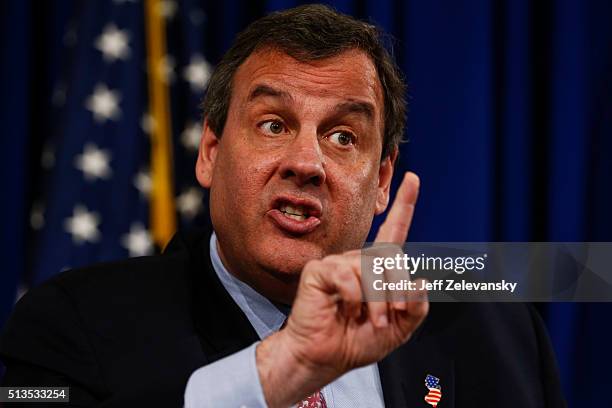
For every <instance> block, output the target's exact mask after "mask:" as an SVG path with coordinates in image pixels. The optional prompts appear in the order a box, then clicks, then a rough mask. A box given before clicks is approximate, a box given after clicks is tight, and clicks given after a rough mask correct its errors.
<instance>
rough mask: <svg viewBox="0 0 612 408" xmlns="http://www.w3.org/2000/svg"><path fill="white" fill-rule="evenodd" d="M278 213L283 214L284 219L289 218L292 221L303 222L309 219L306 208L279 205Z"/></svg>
mask: <svg viewBox="0 0 612 408" xmlns="http://www.w3.org/2000/svg"><path fill="white" fill-rule="evenodd" d="M279 211H280V212H281V213H283V215H284V216H285V217H288V218H291V219H292V220H297V221H305V220H306V218H308V217H309V215H308V209H307V208H306V207H303V206H300V205H297V206H292V205H290V204H284V205H281V206H280V208H279Z"/></svg>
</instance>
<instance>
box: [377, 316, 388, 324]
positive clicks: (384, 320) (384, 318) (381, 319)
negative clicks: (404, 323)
mask: <svg viewBox="0 0 612 408" xmlns="http://www.w3.org/2000/svg"><path fill="white" fill-rule="evenodd" d="M377 323H378V327H387V326H388V325H389V320H387V315H386V314H383V315H380V316H378V322H377Z"/></svg>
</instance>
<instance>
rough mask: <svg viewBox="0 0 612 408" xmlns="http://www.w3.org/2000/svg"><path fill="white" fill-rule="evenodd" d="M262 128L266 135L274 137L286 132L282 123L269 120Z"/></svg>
mask: <svg viewBox="0 0 612 408" xmlns="http://www.w3.org/2000/svg"><path fill="white" fill-rule="evenodd" d="M261 128H262V129H263V131H264V132H266V133H272V134H273V135H280V134H281V133H283V130H285V126H283V124H282V122H280V121H278V120H268V121H265V122H263V123H262V124H261Z"/></svg>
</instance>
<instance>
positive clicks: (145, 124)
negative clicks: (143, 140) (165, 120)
mask: <svg viewBox="0 0 612 408" xmlns="http://www.w3.org/2000/svg"><path fill="white" fill-rule="evenodd" d="M140 128H141V129H142V131H143V132H145V133H146V134H148V135H149V134H151V132H152V131H153V129H155V118H154V117H153V115H151V114H150V113H149V112H145V113H143V114H142V117H141V118H140Z"/></svg>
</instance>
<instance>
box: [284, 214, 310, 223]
mask: <svg viewBox="0 0 612 408" xmlns="http://www.w3.org/2000/svg"><path fill="white" fill-rule="evenodd" d="M283 214H284V215H285V217H288V218H292V219H294V220H297V221H304V220H305V219H306V216H304V215H296V214H289V213H283Z"/></svg>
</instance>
